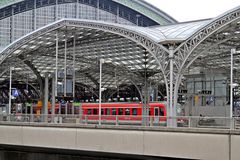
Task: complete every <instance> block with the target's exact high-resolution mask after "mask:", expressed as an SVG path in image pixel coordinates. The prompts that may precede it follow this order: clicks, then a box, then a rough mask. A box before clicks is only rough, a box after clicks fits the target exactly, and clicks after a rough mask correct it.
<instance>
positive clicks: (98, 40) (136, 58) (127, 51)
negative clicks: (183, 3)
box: [0, 19, 167, 87]
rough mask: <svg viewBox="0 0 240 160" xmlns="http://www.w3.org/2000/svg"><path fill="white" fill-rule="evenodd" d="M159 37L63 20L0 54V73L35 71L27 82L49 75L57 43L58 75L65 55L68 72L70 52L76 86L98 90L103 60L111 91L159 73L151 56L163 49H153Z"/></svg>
mask: <svg viewBox="0 0 240 160" xmlns="http://www.w3.org/2000/svg"><path fill="white" fill-rule="evenodd" d="M160 36H161V35H160ZM158 38H159V37H158V36H156V34H155V32H152V30H151V29H150V28H143V27H131V26H125V25H118V24H111V23H104V22H98V21H87V20H76V19H62V20H60V21H57V22H55V23H52V24H50V25H48V26H45V27H43V28H41V29H38V30H36V31H34V32H32V33H30V34H28V35H26V36H24V37H22V38H20V39H19V40H17V41H15V42H14V43H12V44H10V45H9V46H7V47H6V48H5V49H4V50H3V51H2V52H1V54H0V55H1V57H0V65H1V67H0V68H1V71H0V72H3V71H5V70H6V68H8V67H9V66H15V70H18V72H22V73H23V74H27V73H28V72H29V71H31V72H34V75H33V74H29V75H31V76H32V77H31V78H32V79H34V78H36V76H37V77H38V78H39V77H43V76H44V75H45V74H46V73H49V74H51V73H54V71H55V69H56V67H55V54H56V39H58V45H59V47H58V50H59V55H58V57H59V61H58V70H63V68H64V54H65V52H66V54H67V68H72V67H73V54H74V52H75V53H76V66H75V67H76V69H75V71H76V73H78V74H77V75H76V76H77V80H79V82H82V81H84V82H86V83H88V84H89V85H90V86H94V87H98V77H99V69H98V62H99V59H107V60H111V64H106V65H104V66H103V67H105V69H104V70H103V71H104V75H103V78H104V82H103V84H104V86H105V87H115V85H116V82H118V85H120V84H122V83H129V82H130V81H134V82H136V83H143V77H144V72H145V70H147V72H148V73H149V75H148V76H153V75H155V74H156V73H159V72H161V71H162V67H161V66H160V65H159V63H158V62H157V60H156V57H155V54H156V53H158V52H167V50H166V48H165V47H163V46H162V45H160V44H158ZM74 41H75V46H76V48H75V49H74ZM65 44H66V48H65ZM5 75H6V74H5ZM83 77H84V78H83Z"/></svg>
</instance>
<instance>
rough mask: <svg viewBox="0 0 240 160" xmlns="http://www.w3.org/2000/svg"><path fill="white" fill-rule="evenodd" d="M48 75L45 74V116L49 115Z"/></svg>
mask: <svg viewBox="0 0 240 160" xmlns="http://www.w3.org/2000/svg"><path fill="white" fill-rule="evenodd" d="M48 87H49V86H48V74H45V83H44V107H43V109H44V111H43V113H44V114H45V115H47V114H48Z"/></svg>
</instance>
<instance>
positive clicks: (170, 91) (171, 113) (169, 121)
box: [168, 46, 174, 126]
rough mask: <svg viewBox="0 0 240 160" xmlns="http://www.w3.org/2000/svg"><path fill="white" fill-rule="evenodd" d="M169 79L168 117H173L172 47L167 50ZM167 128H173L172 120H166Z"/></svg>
mask: <svg viewBox="0 0 240 160" xmlns="http://www.w3.org/2000/svg"><path fill="white" fill-rule="evenodd" d="M169 61H170V78H169V80H170V81H169V107H168V108H169V111H170V112H169V116H170V117H173V116H174V115H173V47H172V46H171V47H170V48H169ZM168 123H169V126H173V121H172V118H170V119H169V120H168Z"/></svg>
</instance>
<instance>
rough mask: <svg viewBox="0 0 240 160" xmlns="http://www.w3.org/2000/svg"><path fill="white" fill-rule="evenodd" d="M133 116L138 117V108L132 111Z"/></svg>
mask: <svg viewBox="0 0 240 160" xmlns="http://www.w3.org/2000/svg"><path fill="white" fill-rule="evenodd" d="M132 115H134V116H136V115H137V108H133V109H132Z"/></svg>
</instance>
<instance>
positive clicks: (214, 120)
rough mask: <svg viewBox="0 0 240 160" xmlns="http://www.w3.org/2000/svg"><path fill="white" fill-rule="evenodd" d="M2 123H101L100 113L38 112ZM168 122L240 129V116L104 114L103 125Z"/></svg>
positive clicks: (2, 118) (2, 117)
mask: <svg viewBox="0 0 240 160" xmlns="http://www.w3.org/2000/svg"><path fill="white" fill-rule="evenodd" d="M0 122H1V123H5V122H7V123H11V122H13V123H15V124H16V123H17V122H21V123H45V124H46V123H54V124H85V125H88V124H96V125H98V124H99V116H98V115H65V114H64V115H63V114H56V115H44V114H41V115H37V114H11V115H7V114H0ZM168 123H172V124H174V125H173V126H170V127H176V128H182V127H185V128H221V129H240V118H239V117H234V118H229V117H198V116H178V117H164V116H145V117H143V116H126V115H124V116H121V115H102V116H101V124H102V125H129V126H151V127H168V125H167V124H168Z"/></svg>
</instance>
